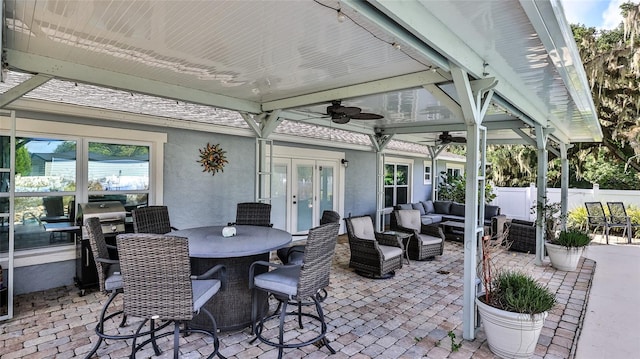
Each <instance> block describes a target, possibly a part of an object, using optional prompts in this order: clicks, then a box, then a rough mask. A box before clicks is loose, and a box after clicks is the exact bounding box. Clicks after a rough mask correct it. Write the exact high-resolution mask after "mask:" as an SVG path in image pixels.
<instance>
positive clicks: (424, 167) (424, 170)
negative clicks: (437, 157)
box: [422, 160, 434, 185]
mask: <svg viewBox="0 0 640 359" xmlns="http://www.w3.org/2000/svg"><path fill="white" fill-rule="evenodd" d="M427 167H429V179H428V180H427ZM433 170H434V169H433V166H432V165H431V160H429V161H427V160H425V161H423V165H422V180H423V184H425V185H430V184H432V183H433Z"/></svg>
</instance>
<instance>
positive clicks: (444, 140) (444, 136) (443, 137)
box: [438, 131, 467, 145]
mask: <svg viewBox="0 0 640 359" xmlns="http://www.w3.org/2000/svg"><path fill="white" fill-rule="evenodd" d="M438 142H439V143H440V144H441V145H446V144H448V143H467V139H466V138H464V137H457V136H452V135H450V134H449V131H444V132H442V133H441V134H440V136H438Z"/></svg>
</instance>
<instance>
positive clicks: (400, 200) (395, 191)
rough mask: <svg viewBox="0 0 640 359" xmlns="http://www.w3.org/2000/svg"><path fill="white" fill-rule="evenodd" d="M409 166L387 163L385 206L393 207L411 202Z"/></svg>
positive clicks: (385, 171)
mask: <svg viewBox="0 0 640 359" xmlns="http://www.w3.org/2000/svg"><path fill="white" fill-rule="evenodd" d="M409 169H410V166H409V165H408V164H399V163H386V164H385V165H384V206H385V207H393V206H395V205H397V204H404V203H408V202H409V175H410V173H409Z"/></svg>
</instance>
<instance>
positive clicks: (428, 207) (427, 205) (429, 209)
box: [420, 200, 436, 214]
mask: <svg viewBox="0 0 640 359" xmlns="http://www.w3.org/2000/svg"><path fill="white" fill-rule="evenodd" d="M420 203H422V206H423V207H424V213H425V214H430V213H434V212H435V211H436V210H435V208H433V202H432V201H431V200H428V201H422V202H420Z"/></svg>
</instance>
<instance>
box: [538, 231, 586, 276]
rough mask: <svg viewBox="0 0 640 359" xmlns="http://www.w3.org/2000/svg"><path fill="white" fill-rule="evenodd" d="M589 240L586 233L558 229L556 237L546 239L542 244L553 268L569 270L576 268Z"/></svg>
mask: <svg viewBox="0 0 640 359" xmlns="http://www.w3.org/2000/svg"><path fill="white" fill-rule="evenodd" d="M590 242H591V238H589V235H588V234H587V233H585V232H582V231H579V230H577V229H570V230H563V231H560V234H558V236H557V237H556V238H554V239H551V240H547V242H545V244H544V245H545V248H546V249H547V254H548V255H549V260H550V261H551V265H552V266H553V268H555V269H559V270H563V271H569V272H570V271H574V270H576V267H577V266H578V261H579V260H580V256H582V252H583V251H584V248H585V247H586V246H588V245H589V243H590Z"/></svg>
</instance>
